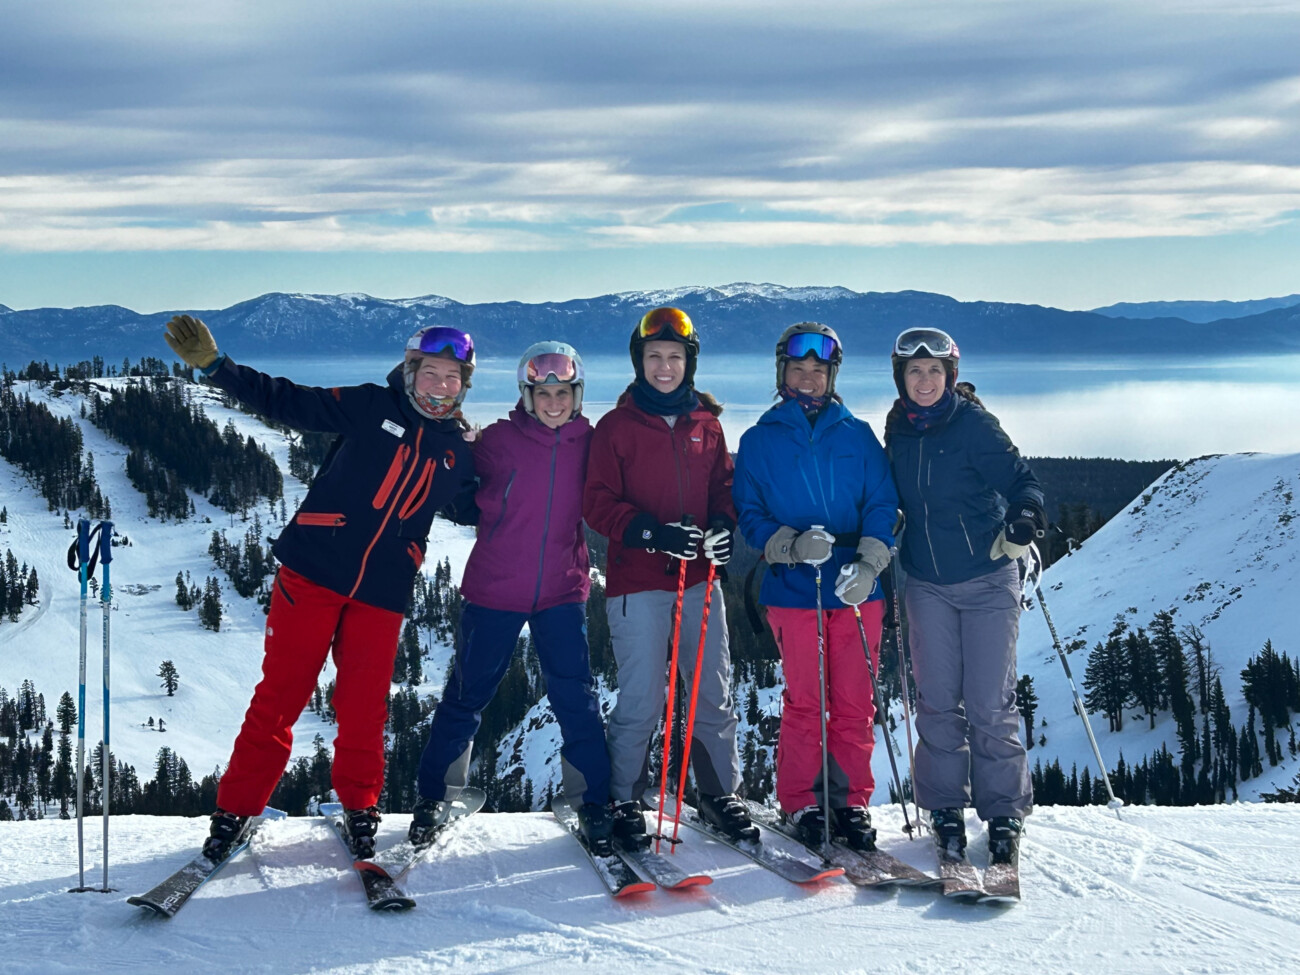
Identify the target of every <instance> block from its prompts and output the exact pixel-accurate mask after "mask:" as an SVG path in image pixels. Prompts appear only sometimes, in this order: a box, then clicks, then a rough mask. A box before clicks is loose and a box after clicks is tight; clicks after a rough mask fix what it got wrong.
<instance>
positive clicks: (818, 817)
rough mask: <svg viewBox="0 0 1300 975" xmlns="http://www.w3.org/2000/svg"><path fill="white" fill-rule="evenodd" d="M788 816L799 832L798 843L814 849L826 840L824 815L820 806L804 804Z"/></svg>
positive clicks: (818, 847) (819, 847)
mask: <svg viewBox="0 0 1300 975" xmlns="http://www.w3.org/2000/svg"><path fill="white" fill-rule="evenodd" d="M788 818H789V820H790V822H791V823H792V824H793V825H794V828H795V831H796V832H797V833H798V834H799V842H800V843H802V844H803V845H804V846H807V847H811V848H812V849H814V850H820V849H821V848H822V844H823V843H825V842H826V815H825V813H824V812H823V811H822V807H821V806H804V808H802V809H800V810H799V811H798V812H797V813H794V814H793V815H791V816H789V817H788Z"/></svg>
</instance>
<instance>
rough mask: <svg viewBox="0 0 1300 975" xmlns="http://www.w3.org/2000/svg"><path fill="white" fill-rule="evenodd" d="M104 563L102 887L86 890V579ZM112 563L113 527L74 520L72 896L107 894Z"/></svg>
mask: <svg viewBox="0 0 1300 975" xmlns="http://www.w3.org/2000/svg"><path fill="white" fill-rule="evenodd" d="M95 534H98V535H99V539H98V543H97V548H95V549H92V548H91V538H92V536H94V535H95ZM97 561H102V562H103V563H104V585H103V588H102V590H101V591H100V607H101V608H102V610H103V614H104V701H103V707H104V741H103V745H102V750H101V752H100V777H101V782H102V801H103V811H104V885H103V887H87V886H86V839H85V812H86V630H87V627H86V617H87V612H88V609H89V595H90V594H89V589H90V577H91V576H93V575H94V574H95V563H96V562H97ZM111 561H113V523H112V522H111V521H101V522H100V523H99V524H98V525H96V526H95V529H94V531H91V529H90V521H89V520H88V519H86V518H78V519H77V540H76V541H75V542H73V543H72V545H71V546H70V547H69V548H68V568H70V569H72V570H73V571H75V572H76V573H77V575H78V577H79V578H80V581H81V654H80V676H79V680H78V690H77V882H78V883H77V886H76V887H73V888H72V891H71V892H72V893H84V892H86V891H94V892H96V893H101V894H106V893H109V892H110V890H111V888H110V887H109V886H108V801H109V792H110V791H111V790H110V788H109V772H110V765H111V762H110V760H109V738H108V729H109V680H108V674H109V660H108V656H109V643H108V630H109V614H110V613H111V612H112V609H113V586H112V583H111V582H110V581H109V576H108V564H109V563H110V562H111Z"/></svg>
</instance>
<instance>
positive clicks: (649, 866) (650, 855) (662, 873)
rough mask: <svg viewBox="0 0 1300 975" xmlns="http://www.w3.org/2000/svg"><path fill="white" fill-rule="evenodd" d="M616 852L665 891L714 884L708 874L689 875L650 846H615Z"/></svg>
mask: <svg viewBox="0 0 1300 975" xmlns="http://www.w3.org/2000/svg"><path fill="white" fill-rule="evenodd" d="M614 852H615V853H617V854H618V855H619V856H620V857H622V858H623V859H624V860H625V861H626V862H627V864H628V865H629V866H630V867H631V868H632V869H633V870H635V871H636V872H637V873H638V874H640V875H641V876H643V877H647V878H649V879H650V880H653V881H654V882H655V883H656V884H658V885H659V886H660V887H662V888H663V889H664V890H690V889H691V888H692V887H703V886H704V885H706V884H711V883H713V878H712V877H710V876H709V875H708V874H707V873H702V872H696V873H689V872H687V871H686V870H683V869H682V868H681V867H680V866H679V865H678V864H677V863H676V862H675V861H674V860H672V859H671V858H670V857H666V856H663V855H661V854H659V853H656V852H654V850H651V849H650V848H649V846H645V847H637V848H635V849H627V848H624V847H622V846H619V845H618V844H615V845H614Z"/></svg>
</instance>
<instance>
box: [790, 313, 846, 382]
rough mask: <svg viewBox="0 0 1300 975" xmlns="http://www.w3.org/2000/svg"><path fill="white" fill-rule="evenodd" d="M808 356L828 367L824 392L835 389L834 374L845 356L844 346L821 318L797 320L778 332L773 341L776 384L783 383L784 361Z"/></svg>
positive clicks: (792, 360) (833, 330)
mask: <svg viewBox="0 0 1300 975" xmlns="http://www.w3.org/2000/svg"><path fill="white" fill-rule="evenodd" d="M809 356H812V357H813V358H815V359H816V360H817V361H818V362H824V363H826V365H827V366H829V367H830V373H829V375H828V376H827V377H826V395H827V396H830V395H832V394H833V393H834V392H835V374H836V373H837V372H839V370H840V363H841V362H842V361H843V360H844V346H843V345H841V344H840V337H839V336H838V335H836V334H835V329H833V328H831V327H830V326H829V325H823V324H822V323H821V322H799V323H798V324H797V325H791V326H790V327H789V328H787V329H786V330H785V331H784V332H782V333H781V338H780V339H779V340H778V341H777V343H776V388H777V389H780V388H781V387H782V386H783V385H784V384H785V365H786V363H787V362H794V361H798V360H800V359H806V358H808V357H809Z"/></svg>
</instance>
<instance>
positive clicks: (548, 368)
mask: <svg viewBox="0 0 1300 975" xmlns="http://www.w3.org/2000/svg"><path fill="white" fill-rule="evenodd" d="M515 377H516V379H517V380H518V381H519V395H520V396H521V397H522V398H523V401H524V410H525V411H526V412H527V413H528V414H529V415H530V416H536V415H537V413H536V412H535V411H534V410H533V387H534V386H558V385H561V384H566V383H567V384H568V385H569V386H572V387H573V413H574V416H577V415H578V414H579V413H581V412H582V387H583V381H584V380H585V378H586V371H585V370H584V369H583V368H582V356H580V355H578V350H577V349H575V348H574V347H573V346H571V345H569V344H567V343H565V342H538V343H536V344H535V345H530V346H529V347H528V349H527V350H526V351H525V352H524V355H523V358H521V359H520V360H519V369H518V370H517V371H516V373H515Z"/></svg>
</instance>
